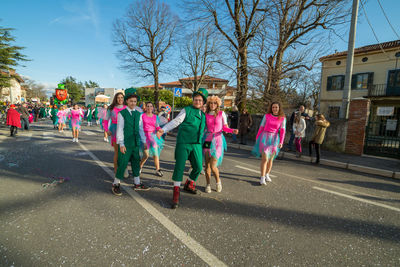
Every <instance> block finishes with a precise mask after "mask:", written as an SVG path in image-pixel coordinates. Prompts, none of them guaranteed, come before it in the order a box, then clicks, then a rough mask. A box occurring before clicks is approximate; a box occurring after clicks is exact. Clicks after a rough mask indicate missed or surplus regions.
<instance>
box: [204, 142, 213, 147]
mask: <svg viewBox="0 0 400 267" xmlns="http://www.w3.org/2000/svg"><path fill="white" fill-rule="evenodd" d="M210 147H211V141H205V142H204V143H203V148H210Z"/></svg>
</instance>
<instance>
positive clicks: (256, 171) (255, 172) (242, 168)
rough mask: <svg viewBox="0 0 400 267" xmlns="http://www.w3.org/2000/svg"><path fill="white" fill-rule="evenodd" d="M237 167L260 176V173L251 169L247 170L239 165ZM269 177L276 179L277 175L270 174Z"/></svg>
mask: <svg viewBox="0 0 400 267" xmlns="http://www.w3.org/2000/svg"><path fill="white" fill-rule="evenodd" d="M235 167H236V168H239V169H243V170H246V171H250V172H254V173H257V174H260V171H256V170H253V169H249V168H246V167H242V166H239V165H236V166H235ZM269 176H271V177H272V178H274V177H275V178H276V177H277V176H276V175H273V174H270V175H269Z"/></svg>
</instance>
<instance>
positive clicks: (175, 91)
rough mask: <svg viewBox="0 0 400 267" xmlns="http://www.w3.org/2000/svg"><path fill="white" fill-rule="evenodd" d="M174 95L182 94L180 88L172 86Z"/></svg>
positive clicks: (179, 95)
mask: <svg viewBox="0 0 400 267" xmlns="http://www.w3.org/2000/svg"><path fill="white" fill-rule="evenodd" d="M174 96H176V97H181V96H182V88H174Z"/></svg>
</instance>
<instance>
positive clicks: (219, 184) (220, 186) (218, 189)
mask: <svg viewBox="0 0 400 267" xmlns="http://www.w3.org/2000/svg"><path fill="white" fill-rule="evenodd" d="M221 191H222V183H221V182H219V183H218V184H217V192H218V193H219V192H221Z"/></svg>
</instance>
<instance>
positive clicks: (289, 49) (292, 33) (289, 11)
mask: <svg viewBox="0 0 400 267" xmlns="http://www.w3.org/2000/svg"><path fill="white" fill-rule="evenodd" d="M347 4H348V1H338V0H335V1H332V0H285V1H283V0H272V1H270V5H269V7H268V9H265V12H267V13H268V19H267V20H266V21H265V24H264V26H265V27H263V29H266V28H268V32H266V31H263V32H262V33H261V34H260V35H258V40H257V44H258V45H257V55H258V59H259V60H260V62H262V64H263V65H264V67H265V68H266V69H267V79H266V83H265V87H264V95H263V98H264V101H269V100H271V97H273V96H274V95H276V94H278V93H279V92H280V82H281V81H282V80H283V79H286V78H288V77H292V76H293V72H295V71H297V70H301V71H310V70H311V69H312V68H313V66H314V65H315V64H316V62H317V59H318V55H319V53H318V52H316V51H320V50H319V49H320V48H321V44H322V45H324V44H326V42H324V41H323V40H322V39H321V34H322V31H323V30H326V29H333V28H334V27H337V26H338V25H340V24H343V23H344V22H346V19H347V18H348V15H349V11H348V8H347Z"/></svg>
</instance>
